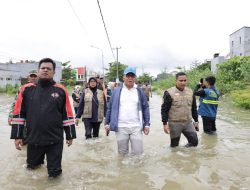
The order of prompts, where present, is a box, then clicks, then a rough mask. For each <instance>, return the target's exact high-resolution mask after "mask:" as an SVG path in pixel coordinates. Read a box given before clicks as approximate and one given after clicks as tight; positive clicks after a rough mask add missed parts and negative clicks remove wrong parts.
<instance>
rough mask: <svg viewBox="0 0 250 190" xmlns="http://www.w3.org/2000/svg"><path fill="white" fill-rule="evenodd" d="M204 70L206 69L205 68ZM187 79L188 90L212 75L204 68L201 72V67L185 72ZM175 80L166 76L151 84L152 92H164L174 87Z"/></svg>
mask: <svg viewBox="0 0 250 190" xmlns="http://www.w3.org/2000/svg"><path fill="white" fill-rule="evenodd" d="M205 68H206V67H205ZM186 74H187V77H188V86H189V87H190V88H192V89H193V88H194V87H195V86H196V85H197V84H198V83H199V81H200V79H201V78H205V77H207V76H210V75H212V73H211V71H210V69H208V68H206V69H205V70H202V68H201V67H199V68H197V67H196V68H194V69H192V70H190V71H188V72H186ZM175 81H176V78H175V76H173V75H171V76H168V77H167V79H163V80H159V81H156V82H154V83H153V90H156V89H157V90H158V89H159V90H160V91H162V90H166V89H168V88H170V87H172V86H175Z"/></svg>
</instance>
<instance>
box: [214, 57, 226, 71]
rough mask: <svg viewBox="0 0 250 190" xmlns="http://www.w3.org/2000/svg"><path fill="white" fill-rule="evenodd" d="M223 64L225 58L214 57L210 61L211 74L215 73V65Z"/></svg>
mask: <svg viewBox="0 0 250 190" xmlns="http://www.w3.org/2000/svg"><path fill="white" fill-rule="evenodd" d="M223 62H225V57H224V56H218V57H215V58H213V59H212V61H211V71H212V72H213V73H215V72H216V69H217V65H218V64H220V63H223Z"/></svg>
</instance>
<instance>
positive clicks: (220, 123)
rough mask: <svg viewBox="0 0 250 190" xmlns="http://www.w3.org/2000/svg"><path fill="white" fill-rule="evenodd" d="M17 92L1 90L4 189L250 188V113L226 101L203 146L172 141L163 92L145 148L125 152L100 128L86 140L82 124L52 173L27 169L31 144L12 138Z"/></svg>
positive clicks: (1, 185) (1, 181)
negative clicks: (19, 146)
mask: <svg viewBox="0 0 250 190" xmlns="http://www.w3.org/2000/svg"><path fill="white" fill-rule="evenodd" d="M12 101H13V97H8V96H6V95H0V113H1V118H0V126H1V128H0V150H1V154H0V160H1V161H0V162H1V170H0V189H11V190H40V189H41V190H44V189H46V190H52V189H53V190H54V189H55V190H65V189H76V190H82V189H111V190H112V189H121V190H125V189H129V190H131V189H136V190H138V189H140V190H141V189H144V190H146V189H188V190H189V189H203V190H206V189H225V190H228V189H230V190H236V189H237V190H238V189H242V190H243V189H250V164H249V162H250V148H249V146H250V126H249V123H250V113H249V111H244V110H242V109H238V108H235V107H233V106H232V105H231V104H230V103H229V102H228V100H225V101H223V102H222V103H221V105H220V109H219V116H218V120H217V129H218V133H217V135H216V136H207V135H205V134H203V133H202V130H201V131H200V132H199V146H198V147H197V148H188V149H187V148H184V147H183V146H184V145H185V144H186V139H185V138H184V137H182V138H181V146H180V147H178V148H175V149H171V148H170V147H169V136H168V135H166V134H164V133H163V129H162V128H163V127H162V123H161V119H160V104H161V97H159V96H156V95H154V97H153V99H152V100H151V102H150V107H151V118H152V119H151V123H152V128H151V132H150V134H149V136H144V148H145V153H144V155H142V156H139V157H126V158H121V157H119V156H118V154H117V147H116V139H115V135H114V134H113V133H111V134H110V136H109V137H106V136H105V135H104V131H103V129H101V137H100V138H99V139H96V140H89V141H86V140H84V129H83V124H82V123H81V124H80V126H78V127H77V137H78V138H77V139H76V140H75V142H74V144H73V145H72V146H71V147H69V148H68V147H66V146H65V148H64V153H63V162H62V165H63V175H62V177H60V178H58V179H56V180H49V179H48V178H47V171H46V166H43V167H41V168H39V169H37V170H35V171H28V170H26V169H25V159H26V150H25V147H23V150H21V151H17V150H16V149H15V147H14V143H13V141H12V140H10V139H9V136H10V126H8V125H7V113H8V109H9V105H10V103H11V102H12Z"/></svg>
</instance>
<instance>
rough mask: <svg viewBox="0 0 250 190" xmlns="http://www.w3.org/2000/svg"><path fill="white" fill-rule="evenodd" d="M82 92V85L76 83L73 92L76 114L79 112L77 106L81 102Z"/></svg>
mask: <svg viewBox="0 0 250 190" xmlns="http://www.w3.org/2000/svg"><path fill="white" fill-rule="evenodd" d="M81 94H82V91H81V86H79V85H76V86H75V88H74V91H73V93H72V99H73V107H74V111H75V114H77V108H78V105H79V102H80V98H81Z"/></svg>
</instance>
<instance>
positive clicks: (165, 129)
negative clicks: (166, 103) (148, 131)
mask: <svg viewBox="0 0 250 190" xmlns="http://www.w3.org/2000/svg"><path fill="white" fill-rule="evenodd" d="M163 129H164V132H165V133H167V134H169V133H170V128H169V125H168V123H167V124H166V125H163Z"/></svg>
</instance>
